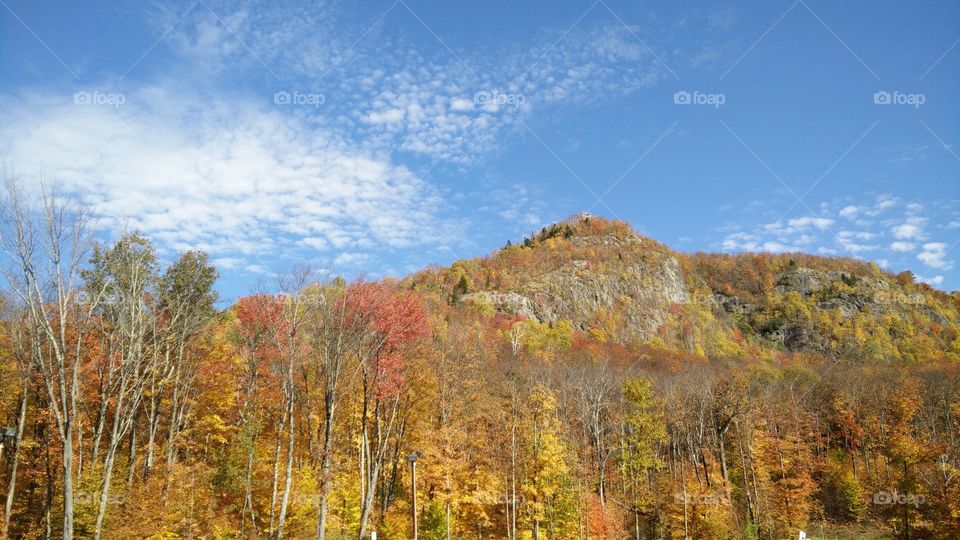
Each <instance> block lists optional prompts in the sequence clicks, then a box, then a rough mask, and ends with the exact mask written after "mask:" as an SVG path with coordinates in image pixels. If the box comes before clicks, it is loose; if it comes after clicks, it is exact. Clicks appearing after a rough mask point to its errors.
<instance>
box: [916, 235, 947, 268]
mask: <svg viewBox="0 0 960 540" xmlns="http://www.w3.org/2000/svg"><path fill="white" fill-rule="evenodd" d="M946 256H947V245H946V244H945V243H943V242H928V243H926V244H924V245H923V251H921V252H920V254H918V255H917V258H918V259H920V261H921V262H922V263H923V264H925V265H927V266H930V267H933V268H939V269H941V270H949V269H950V268H952V267H953V265H952V264H950V262H948V261H946V260H944V257H946Z"/></svg>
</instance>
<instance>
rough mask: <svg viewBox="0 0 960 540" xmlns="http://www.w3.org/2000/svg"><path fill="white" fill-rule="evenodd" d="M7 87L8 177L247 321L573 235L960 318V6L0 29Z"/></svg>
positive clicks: (286, 16)
mask: <svg viewBox="0 0 960 540" xmlns="http://www.w3.org/2000/svg"><path fill="white" fill-rule="evenodd" d="M548 6H549V7H548ZM0 66H2V68H0V163H2V164H3V166H4V167H5V168H6V170H7V171H8V172H11V173H15V174H17V175H19V176H20V178H21V179H22V180H23V181H24V182H26V183H36V182H37V181H38V180H39V179H40V178H41V177H46V178H48V179H55V180H56V181H57V182H58V183H59V184H60V185H61V186H63V187H65V188H66V189H68V190H70V191H74V192H76V193H78V194H79V195H80V196H82V197H83V198H84V199H85V200H86V201H87V202H88V204H89V205H90V206H91V207H92V208H93V209H94V210H95V212H96V213H97V215H98V216H99V217H100V218H101V219H100V225H101V227H102V230H103V234H104V235H106V236H109V235H115V234H116V233H117V231H120V230H123V229H124V228H126V229H138V230H141V231H143V232H145V233H147V234H148V235H149V236H150V237H151V238H153V239H154V241H155V242H156V243H157V244H158V246H159V247H160V248H161V250H162V251H163V253H165V254H166V255H167V256H172V255H173V254H175V253H176V252H177V251H179V250H184V249H204V250H206V251H208V252H209V253H210V255H211V257H212V258H213V259H214V260H215V261H216V262H217V265H218V267H219V269H220V271H221V273H222V275H223V280H222V284H221V288H222V289H223V291H224V294H225V296H227V297H232V296H235V295H237V294H242V293H244V292H246V291H248V290H249V289H250V288H251V287H253V286H255V284H257V283H261V282H269V281H270V280H271V275H272V274H273V273H275V272H278V271H283V270H285V269H288V268H290V267H291V266H292V265H294V264H295V263H298V262H307V263H310V264H311V265H312V266H314V267H315V268H317V269H321V270H328V271H330V272H334V273H340V274H346V275H356V274H358V273H364V274H366V275H367V276H371V277H378V276H381V275H387V274H390V275H404V274H406V273H409V272H411V271H415V270H417V269H420V268H422V267H424V266H426V265H428V264H431V263H439V264H449V263H450V262H452V261H453V260H456V259H458V258H469V257H474V256H477V255H482V254H486V253H488V252H490V251H491V250H493V249H494V248H496V247H499V246H501V245H503V244H504V242H505V241H506V240H507V239H512V240H514V241H517V240H520V239H522V237H523V236H524V235H525V234H527V233H529V232H530V231H532V230H538V229H539V228H540V227H542V226H543V225H545V224H548V223H551V222H553V221H556V220H559V219H563V218H565V217H566V216H568V215H570V214H572V213H575V212H578V211H581V210H589V211H591V212H592V213H594V214H599V215H604V216H608V217H613V218H619V219H624V220H627V221H629V222H631V223H632V224H633V225H634V227H635V228H637V229H638V230H640V231H641V232H642V233H644V234H647V235H649V236H651V237H653V238H655V239H657V240H659V241H662V242H665V243H667V244H669V245H671V246H673V247H674V248H677V249H681V250H685V251H696V250H705V251H731V252H733V251H743V250H764V251H773V252H778V251H793V250H797V251H806V252H812V253H822V254H836V255H847V256H856V257H861V258H864V259H867V260H873V261H877V262H878V263H880V264H881V265H882V266H884V267H886V268H888V269H890V270H892V271H900V270H902V269H910V270H912V271H914V273H915V274H917V275H918V276H920V277H921V278H922V279H924V280H926V281H928V282H930V283H932V284H934V285H936V286H937V287H940V288H942V289H947V290H953V289H958V288H960V270H958V261H960V248H957V247H956V246H957V243H958V241H960V157H958V154H960V147H958V144H960V122H958V120H957V119H958V118H960V110H958V109H960V85H958V82H960V5H958V4H957V3H956V2H951V1H930V2H923V3H919V4H918V5H905V4H903V3H902V2H884V1H880V2H829V1H820V0H795V1H790V0H785V1H780V0H750V1H743V2H732V3H710V2H693V1H690V2H684V1H669V2H668V1H658V2H647V3H637V2H625V1H620V0H597V1H577V2H574V1H561V0H556V1H551V2H549V3H547V2H516V1H513V2H510V1H499V0H490V1H486V2H482V3H461V2H440V1H419V0H385V1H380V0H377V1H364V2H329V3H318V2H285V1H279V2H245V1H223V2H221V1H218V0H186V1H182V2H181V1H165V2H156V3H147V2H139V1H138V2H125V1H119V2H118V1H111V2H99V1H91V2H83V3H80V2H65V1H64V2H48V1H43V0H39V1H38V0H0Z"/></svg>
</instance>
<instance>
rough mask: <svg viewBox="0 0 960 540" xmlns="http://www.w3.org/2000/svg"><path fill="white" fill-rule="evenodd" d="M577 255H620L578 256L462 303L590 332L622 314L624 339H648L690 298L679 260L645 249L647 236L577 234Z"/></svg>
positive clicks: (476, 294) (480, 293) (572, 241)
mask: <svg viewBox="0 0 960 540" xmlns="http://www.w3.org/2000/svg"><path fill="white" fill-rule="evenodd" d="M571 243H572V244H573V246H575V248H576V249H575V250H574V254H575V255H584V254H585V253H586V252H588V251H592V252H594V253H596V252H598V251H602V252H609V254H611V255H612V254H613V253H614V252H616V255H615V256H614V257H611V258H606V259H604V260H601V261H595V260H587V259H579V258H574V259H572V260H569V261H566V262H563V263H562V264H558V265H557V266H556V267H553V268H549V269H548V270H547V271H545V272H542V273H540V274H538V275H534V276H529V277H527V278H526V279H524V280H522V282H521V284H520V286H519V287H518V288H517V290H514V291H496V290H489V291H479V292H475V293H470V294H467V295H464V296H463V297H462V298H461V301H464V302H477V301H487V302H491V303H492V304H493V305H494V307H495V308H496V309H498V310H500V311H502V312H505V313H510V314H514V315H519V316H522V317H528V318H534V319H536V320H538V321H540V322H547V323H554V322H556V321H557V320H559V319H565V320H567V321H568V322H570V323H571V324H572V325H573V326H574V328H576V329H579V330H584V331H586V330H589V329H590V327H591V326H592V325H593V324H594V322H595V320H596V317H597V314H598V313H600V312H606V313H612V312H616V313H618V314H619V315H620V316H622V317H623V319H624V322H625V329H626V335H625V336H624V338H626V339H630V338H639V339H641V340H644V339H649V338H651V337H652V336H654V335H655V334H656V332H657V330H658V329H659V328H660V327H661V325H663V324H664V323H665V322H666V321H667V318H668V316H669V314H670V311H671V309H672V307H673V306H674V305H676V304H686V303H688V302H689V301H690V293H689V291H688V290H687V286H686V283H685V279H684V275H683V271H682V269H681V267H680V263H679V261H678V260H677V258H676V257H675V256H674V255H672V254H670V253H666V252H662V251H659V250H647V249H644V246H643V239H642V238H641V237H640V236H639V235H636V234H631V235H627V236H622V237H618V236H614V235H606V236H602V237H574V238H572V239H571Z"/></svg>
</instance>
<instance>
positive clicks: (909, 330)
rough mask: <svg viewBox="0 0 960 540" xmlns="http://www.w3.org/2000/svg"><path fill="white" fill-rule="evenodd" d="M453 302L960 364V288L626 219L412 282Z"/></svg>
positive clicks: (622, 337) (748, 343) (576, 325)
mask: <svg viewBox="0 0 960 540" xmlns="http://www.w3.org/2000/svg"><path fill="white" fill-rule="evenodd" d="M407 282H408V283H409V285H410V286H412V287H413V288H415V289H419V290H421V291H424V292H430V293H432V294H434V295H438V296H440V297H444V298H446V299H447V301H449V302H456V303H463V304H469V305H473V306H476V307H477V308H478V309H480V310H481V311H483V310H488V311H489V310H493V311H495V312H496V313H498V314H499V315H500V316H508V317H521V318H525V319H531V320H535V321H537V322H539V323H543V324H547V325H551V326H552V325H556V324H561V323H562V324H569V325H570V326H571V327H572V329H573V330H574V331H580V332H585V333H587V334H588V335H590V336H592V337H594V338H596V339H598V340H600V341H608V342H614V343H619V344H622V345H640V344H649V345H655V346H658V347H661V348H672V349H679V350H683V351H687V352H691V353H694V354H697V355H701V356H704V355H709V356H741V355H754V356H759V357H771V356H772V355H775V354H777V353H779V352H794V353H811V354H820V355H824V356H827V357H829V358H834V359H839V358H855V359H863V360H865V361H907V362H914V361H922V360H932V359H942V358H945V359H949V360H954V361H956V360H960V337H958V336H960V332H958V330H960V293H958V292H956V291H954V292H952V293H945V292H943V291H939V290H937V289H934V288H932V287H930V286H928V285H926V284H923V283H917V282H916V280H915V279H914V276H913V275H912V274H911V273H910V272H903V273H901V274H898V275H894V274H891V273H889V272H886V271H884V270H882V269H881V268H879V267H878V266H877V265H876V264H874V263H868V262H864V261H860V260H855V259H850V258H837V257H820V256H814V255H808V254H803V253H784V254H769V253H760V254H752V253H743V254H736V255H730V254H712V253H694V254H687V253H681V252H678V251H674V250H672V249H670V248H669V247H667V246H665V245H663V244H660V243H658V242H656V241H655V240H653V239H650V238H646V237H644V236H642V235H640V234H638V233H637V232H636V231H634V230H633V229H631V227H630V226H629V225H628V224H627V223H624V222H621V221H613V220H608V219H604V218H600V217H592V216H588V215H577V216H573V217H571V218H569V219H567V220H565V221H562V222H559V223H556V224H554V225H552V226H550V227H547V228H544V229H543V230H541V231H540V232H539V233H535V234H532V235H530V236H529V237H528V238H526V239H524V241H523V242H522V243H520V244H516V245H511V244H509V243H508V245H507V246H505V247H504V248H502V249H500V250H497V251H496V252H494V253H493V254H491V255H489V256H487V257H480V258H475V259H471V260H460V261H457V262H455V263H453V264H452V265H451V266H450V267H448V268H431V269H428V270H425V271H422V272H419V273H417V274H415V275H413V276H411V277H410V278H408V279H407Z"/></svg>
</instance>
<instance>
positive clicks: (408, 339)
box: [0, 198, 960, 540]
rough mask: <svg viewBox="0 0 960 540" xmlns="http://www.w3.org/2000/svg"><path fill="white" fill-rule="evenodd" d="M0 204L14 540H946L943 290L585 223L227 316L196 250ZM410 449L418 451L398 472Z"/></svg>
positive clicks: (958, 339) (62, 210)
mask: <svg viewBox="0 0 960 540" xmlns="http://www.w3.org/2000/svg"><path fill="white" fill-rule="evenodd" d="M88 226H89V222H87V221H86V220H85V218H84V216H83V215H82V214H81V213H79V212H78V210H77V209H76V208H74V207H72V206H71V205H70V204H68V203H63V202H61V201H54V200H48V201H47V204H46V206H45V207H44V208H41V209H40V210H35V209H32V208H30V207H28V206H26V205H23V204H21V203H19V202H18V201H17V200H16V198H14V199H12V200H10V201H8V203H7V205H6V207H5V213H4V223H3V235H2V240H3V245H4V249H5V256H6V259H5V260H4V263H3V269H4V273H5V277H6V283H5V285H6V286H5V290H4V295H3V302H2V307H3V319H2V327H0V340H2V341H0V407H2V409H0V419H2V420H0V421H2V425H3V426H11V428H12V429H10V430H9V432H5V433H4V435H5V436H4V439H3V442H4V447H3V455H2V464H0V480H2V482H3V483H2V486H3V490H4V493H3V494H2V495H3V497H4V499H3V500H4V507H3V520H4V521H3V531H4V533H5V534H7V535H8V536H9V537H10V538H60V537H70V531H73V532H72V534H73V537H76V538H154V539H160V538H281V537H287V538H320V539H323V538H327V539H330V538H335V539H341V538H344V539H345V538H361V539H365V538H369V537H370V535H371V533H372V532H373V531H376V532H377V538H379V539H381V540H382V539H402V538H410V537H411V535H412V516H411V514H412V504H413V497H412V496H411V487H412V486H411V474H410V473H411V464H410V461H409V460H411V459H416V467H417V484H416V496H417V499H416V501H417V512H416V515H417V521H418V525H419V537H420V538H424V539H445V538H446V539H449V538H458V539H460V538H484V539H485V538H509V539H511V540H513V539H586V538H609V539H623V538H637V539H640V538H771V539H774V538H776V539H780V538H796V537H797V536H798V534H799V532H800V531H801V530H803V531H806V533H807V534H808V536H810V537H819V536H817V535H821V534H824V531H828V532H830V534H832V535H833V536H832V537H842V535H843V534H848V535H849V536H850V537H856V536H858V535H866V534H873V535H877V536H878V537H907V536H909V537H910V538H957V537H960V293H957V292H953V293H949V294H948V293H944V292H942V291H939V290H935V289H933V288H931V287H929V286H927V285H924V284H920V283H917V282H916V281H915V279H914V277H913V276H912V275H911V274H910V273H909V272H904V273H902V274H899V275H892V274H889V273H887V272H885V271H883V270H881V269H880V268H878V267H877V266H876V265H873V264H870V263H865V262H862V261H858V260H852V259H839V258H823V257H816V256H811V255H804V254H781V255H770V254H741V255H719V254H703V253H696V254H685V253H680V252H676V251H673V250H671V249H670V248H668V247H667V246H664V245H662V244H659V243H657V242H656V241H655V240H652V239H649V238H646V237H642V236H640V235H639V234H637V233H636V232H634V231H633V230H632V229H631V228H630V227H629V226H628V225H627V224H625V223H622V222H616V221H609V220H605V219H601V218H596V217H588V216H574V217H572V218H570V219H568V220H566V221H563V222H560V223H558V224H556V225H554V226H552V227H549V228H545V229H543V230H542V231H539V232H536V233H534V234H531V236H530V237H528V238H526V239H523V240H522V241H519V242H517V243H516V244H513V245H511V244H509V243H508V244H507V245H506V246H505V247H503V248H502V249H500V250H498V251H496V252H495V253H493V254H491V255H490V256H487V257H481V258H477V259H472V260H462V261H458V262H456V263H454V264H453V265H451V266H450V267H443V268H430V269H426V270H423V271H421V272H419V273H417V274H414V275H412V276H408V277H406V278H403V279H400V280H383V281H363V280H356V281H346V280H344V279H341V278H337V277H332V276H318V275H316V274H314V273H312V272H311V271H309V270H308V269H306V268H297V269H294V270H292V271H290V272H288V273H286V274H284V275H282V276H279V277H278V279H277V285H276V288H275V290H273V291H270V292H260V293H256V294H251V295H249V296H246V297H243V298H240V299H239V300H237V301H236V302H235V303H234V304H233V305H231V306H228V307H226V308H225V309H222V310H219V309H217V307H218V305H217V302H216V301H217V295H216V292H215V283H216V279H217V270H216V269H215V268H214V267H213V265H212V264H211V263H210V261H209V260H208V258H207V257H206V255H205V254H203V253H198V252H188V253H184V254H182V255H180V256H179V257H178V258H176V259H175V260H174V261H173V262H172V263H170V264H166V265H165V264H162V263H161V257H160V256H159V255H158V253H157V250H156V249H155V248H154V246H153V245H152V244H151V242H150V239H148V238H145V237H143V236H140V235H138V234H129V235H126V236H124V237H123V238H121V239H120V240H118V241H117V242H116V243H114V244H111V245H99V244H95V243H93V242H92V241H91V239H90V232H91V231H90V230H89V229H88V228H87V227H88ZM414 456H418V457H414Z"/></svg>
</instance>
